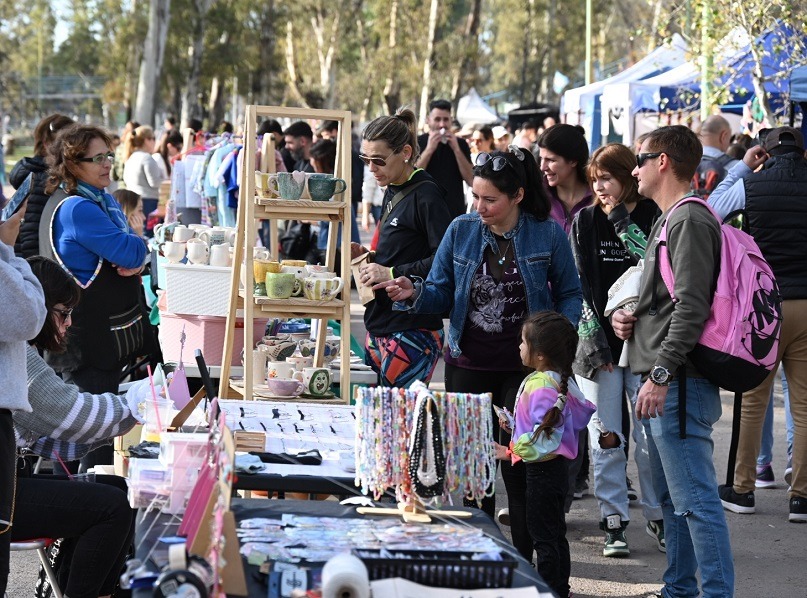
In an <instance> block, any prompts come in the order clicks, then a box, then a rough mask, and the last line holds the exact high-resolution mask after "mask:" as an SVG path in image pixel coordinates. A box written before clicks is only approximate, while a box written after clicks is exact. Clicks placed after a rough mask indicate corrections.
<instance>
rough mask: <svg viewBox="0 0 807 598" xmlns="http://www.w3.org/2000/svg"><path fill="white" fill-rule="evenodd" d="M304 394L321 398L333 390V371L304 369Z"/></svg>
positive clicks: (312, 368)
mask: <svg viewBox="0 0 807 598" xmlns="http://www.w3.org/2000/svg"><path fill="white" fill-rule="evenodd" d="M303 386H304V387H305V390H304V392H305V393H306V394H309V395H314V396H317V397H321V396H323V395H325V394H327V393H328V392H329V391H330V389H331V370H329V369H328V368H316V367H310V368H305V369H303Z"/></svg>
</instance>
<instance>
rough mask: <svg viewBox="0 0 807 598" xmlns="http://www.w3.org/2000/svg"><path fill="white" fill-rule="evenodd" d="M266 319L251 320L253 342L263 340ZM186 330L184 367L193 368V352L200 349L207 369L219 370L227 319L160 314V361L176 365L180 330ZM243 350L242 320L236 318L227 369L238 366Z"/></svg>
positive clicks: (169, 313) (168, 313) (162, 312)
mask: <svg viewBox="0 0 807 598" xmlns="http://www.w3.org/2000/svg"><path fill="white" fill-rule="evenodd" d="M266 322H268V319H266V318H254V319H253V320H252V335H253V342H256V343H257V342H258V341H259V340H261V338H263V332H264V330H266ZM183 326H184V327H185V336H186V340H185V353H184V354H183V355H182V358H183V360H184V361H185V363H186V364H194V363H195V361H194V357H193V352H194V351H195V350H196V349H201V350H202V354H203V355H204V358H205V363H206V364H207V365H208V366H211V365H216V366H220V365H221V361H222V356H223V355H224V331H225V329H226V327H227V318H224V317H221V316H191V315H187V314H174V313H171V312H165V311H161V312H160V335H159V336H160V348H161V349H162V352H163V360H164V361H167V362H170V361H173V362H178V361H179V352H180V348H181V346H180V342H179V337H180V335H181V334H182V327H183ZM243 348H244V319H243V318H238V320H236V325H235V338H234V341H233V358H232V361H231V363H230V365H235V366H240V365H241V349H243Z"/></svg>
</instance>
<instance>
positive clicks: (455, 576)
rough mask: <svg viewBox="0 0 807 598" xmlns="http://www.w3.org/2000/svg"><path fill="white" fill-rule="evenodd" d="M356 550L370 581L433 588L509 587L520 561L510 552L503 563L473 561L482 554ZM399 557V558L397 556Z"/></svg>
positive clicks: (353, 552)
mask: <svg viewBox="0 0 807 598" xmlns="http://www.w3.org/2000/svg"><path fill="white" fill-rule="evenodd" d="M384 553H385V554H387V555H390V556H389V558H388V557H386V556H384V557H382V556H381V551H380V550H376V549H354V550H353V551H352V554H353V555H354V556H357V557H358V558H360V559H361V560H362V562H363V563H364V564H365V565H366V566H367V572H368V574H369V576H370V580H371V581H373V580H376V579H386V578H388V577H403V578H404V579H408V580H409V581H414V582H416V583H419V584H423V585H426V586H430V587H433V588H458V589H463V590H470V589H477V588H509V587H510V586H512V584H513V572H514V571H515V570H516V569H517V568H518V562H517V561H516V560H515V559H514V558H513V557H511V556H510V555H508V554H506V553H500V554H501V558H502V560H500V561H492V560H473V557H474V556H477V557H479V556H480V553H473V552H440V551H432V550H393V551H389V550H384ZM396 556H397V557H398V558H395V557H396Z"/></svg>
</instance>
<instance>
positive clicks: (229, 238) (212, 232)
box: [196, 226, 236, 247]
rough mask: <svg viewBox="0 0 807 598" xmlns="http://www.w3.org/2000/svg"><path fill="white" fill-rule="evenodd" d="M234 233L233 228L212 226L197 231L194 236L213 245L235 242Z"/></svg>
mask: <svg viewBox="0 0 807 598" xmlns="http://www.w3.org/2000/svg"><path fill="white" fill-rule="evenodd" d="M235 235H236V233H235V230H233V229H231V228H227V227H224V226H214V227H213V228H209V229H207V230H203V231H202V232H200V233H198V234H197V235H196V237H197V238H199V239H201V240H202V241H205V242H206V243H207V244H208V245H210V246H211V247H212V246H213V245H222V244H223V243H229V244H230V245H232V244H233V243H235Z"/></svg>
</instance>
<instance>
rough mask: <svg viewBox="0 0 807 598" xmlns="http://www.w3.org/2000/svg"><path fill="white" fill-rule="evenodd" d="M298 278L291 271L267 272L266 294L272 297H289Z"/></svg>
mask: <svg viewBox="0 0 807 598" xmlns="http://www.w3.org/2000/svg"><path fill="white" fill-rule="evenodd" d="M296 280H297V278H296V277H295V276H294V274H292V273H290V272H267V273H266V296H267V297H269V298H270V299H288V298H289V297H291V294H292V292H293V291H294V282H295V281H296Z"/></svg>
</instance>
